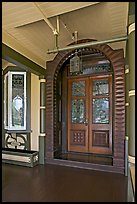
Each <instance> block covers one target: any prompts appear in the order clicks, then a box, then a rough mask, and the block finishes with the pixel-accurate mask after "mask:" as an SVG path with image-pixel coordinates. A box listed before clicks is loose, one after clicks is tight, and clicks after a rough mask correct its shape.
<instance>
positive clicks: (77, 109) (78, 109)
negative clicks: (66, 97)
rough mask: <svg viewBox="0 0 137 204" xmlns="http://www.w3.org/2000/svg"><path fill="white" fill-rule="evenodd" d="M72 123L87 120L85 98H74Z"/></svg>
mask: <svg viewBox="0 0 137 204" xmlns="http://www.w3.org/2000/svg"><path fill="white" fill-rule="evenodd" d="M71 110H72V115H71V121H72V123H83V122H84V121H85V102H84V100H83V99H78V100H72V109H71Z"/></svg>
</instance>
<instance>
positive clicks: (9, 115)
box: [4, 71, 26, 130]
mask: <svg viewBox="0 0 137 204" xmlns="http://www.w3.org/2000/svg"><path fill="white" fill-rule="evenodd" d="M13 74H16V75H20V74H22V75H23V76H24V126H21V127H14V126H12V75H13ZM7 76H8V87H7V85H6V84H7V83H6V80H7ZM7 89H8V124H6V121H7V118H6V116H7V113H6V93H7V91H6V90H7ZM4 129H7V130H26V72H17V71H8V73H7V74H5V76H4Z"/></svg>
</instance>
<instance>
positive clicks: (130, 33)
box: [128, 2, 135, 163]
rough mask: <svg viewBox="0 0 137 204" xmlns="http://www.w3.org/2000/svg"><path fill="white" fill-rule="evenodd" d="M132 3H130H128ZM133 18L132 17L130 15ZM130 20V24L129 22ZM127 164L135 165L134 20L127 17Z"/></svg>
mask: <svg viewBox="0 0 137 204" xmlns="http://www.w3.org/2000/svg"><path fill="white" fill-rule="evenodd" d="M130 3H132V2H130ZM132 16H134V15H132ZM131 19H132V22H131ZM128 36H129V38H128V39H129V40H128V53H129V54H128V58H129V93H128V95H129V152H128V153H129V156H128V159H129V162H130V163H135V19H134V18H133V17H132V18H130V16H129V26H128Z"/></svg>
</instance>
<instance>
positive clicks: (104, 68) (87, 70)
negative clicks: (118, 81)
mask: <svg viewBox="0 0 137 204" xmlns="http://www.w3.org/2000/svg"><path fill="white" fill-rule="evenodd" d="M82 69H83V74H92V73H100V72H110V71H111V67H110V64H109V63H107V64H98V65H91V66H90V65H89V66H87V65H85V66H84V65H83V66H82Z"/></svg>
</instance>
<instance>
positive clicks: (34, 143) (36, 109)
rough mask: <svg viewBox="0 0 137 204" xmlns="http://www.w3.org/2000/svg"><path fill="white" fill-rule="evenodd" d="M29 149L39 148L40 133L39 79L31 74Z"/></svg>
mask: <svg viewBox="0 0 137 204" xmlns="http://www.w3.org/2000/svg"><path fill="white" fill-rule="evenodd" d="M31 130H32V133H31V150H37V151H38V150H39V134H40V80H39V76H37V75H35V74H31Z"/></svg>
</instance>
